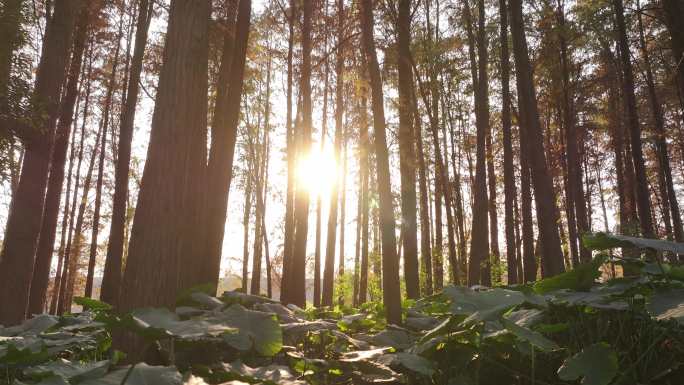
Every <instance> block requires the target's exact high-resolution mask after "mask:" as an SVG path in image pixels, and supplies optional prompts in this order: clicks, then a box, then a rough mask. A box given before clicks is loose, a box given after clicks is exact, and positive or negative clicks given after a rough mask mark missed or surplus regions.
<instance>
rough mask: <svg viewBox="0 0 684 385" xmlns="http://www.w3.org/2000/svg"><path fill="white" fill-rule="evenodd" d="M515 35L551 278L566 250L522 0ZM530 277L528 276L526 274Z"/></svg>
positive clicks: (514, 18)
mask: <svg viewBox="0 0 684 385" xmlns="http://www.w3.org/2000/svg"><path fill="white" fill-rule="evenodd" d="M510 9H511V36H513V52H514V56H515V69H516V85H517V88H518V99H519V103H520V107H521V108H520V123H521V125H520V126H521V129H522V131H524V135H523V138H524V139H525V141H526V142H528V144H529V146H527V148H526V150H525V151H526V152H527V154H529V155H530V166H531V167H530V168H531V176H532V183H534V198H535V206H536V213H537V223H538V227H539V238H540V241H541V250H540V251H541V254H542V255H543V259H542V276H544V277H550V276H553V275H556V274H559V273H562V272H563V271H565V267H564V262H563V251H562V250H561V245H560V238H559V235H558V225H557V223H558V220H557V212H558V210H557V208H556V205H555V202H554V193H553V183H552V181H551V177H550V176H549V172H548V169H547V166H546V156H545V155H544V144H543V137H542V130H541V125H540V123H539V111H538V110H537V98H536V92H535V89H534V81H533V76H532V66H531V64H530V58H529V56H528V52H527V41H526V40H525V31H524V24H523V16H522V2H521V0H511V2H510ZM525 279H526V280H527V277H525Z"/></svg>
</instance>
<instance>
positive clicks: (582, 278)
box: [533, 255, 606, 294]
mask: <svg viewBox="0 0 684 385" xmlns="http://www.w3.org/2000/svg"><path fill="white" fill-rule="evenodd" d="M605 259H606V256H605V255H599V256H597V257H596V258H594V260H593V261H591V262H589V263H585V264H582V265H579V266H577V267H576V268H574V269H572V270H570V271H566V272H565V273H561V274H558V275H556V276H553V277H549V278H546V279H542V280H541V281H538V282H536V283H535V284H534V286H533V288H534V291H535V293H537V294H546V293H549V292H551V291H554V290H561V289H570V290H578V291H588V290H589V289H591V287H592V286H593V285H594V281H596V278H598V277H599V276H600V275H601V273H600V271H599V267H601V265H602V264H603V262H604V261H605Z"/></svg>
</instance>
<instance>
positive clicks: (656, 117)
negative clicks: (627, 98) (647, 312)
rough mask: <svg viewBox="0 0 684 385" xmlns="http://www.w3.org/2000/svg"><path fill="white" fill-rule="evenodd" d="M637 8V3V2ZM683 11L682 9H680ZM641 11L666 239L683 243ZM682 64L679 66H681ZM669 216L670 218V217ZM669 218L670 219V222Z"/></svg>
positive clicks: (640, 37)
mask: <svg viewBox="0 0 684 385" xmlns="http://www.w3.org/2000/svg"><path fill="white" fill-rule="evenodd" d="M637 6H638V2H637ZM682 11H684V9H682ZM641 13H642V12H641V10H639V11H638V12H637V17H638V19H637V20H638V25H639V42H640V46H641V55H642V58H643V61H644V67H645V71H646V85H647V87H648V97H649V101H650V102H651V112H652V113H653V127H654V129H655V142H656V143H655V144H656V153H657V155H658V182H659V187H660V195H661V197H662V201H663V221H664V222H665V228H666V229H668V228H669V230H668V234H667V235H668V237H670V238H671V237H672V235H673V234H674V238H675V240H676V241H677V242H683V241H684V231H683V230H682V217H681V214H680V211H679V203H678V202H677V194H676V192H675V189H674V183H673V182H672V169H671V167H670V155H669V153H668V150H667V133H666V131H665V123H664V119H663V111H662V107H661V105H660V101H659V100H658V95H657V93H656V88H655V81H654V80H653V71H652V70H651V59H650V57H649V54H648V49H647V47H646V41H645V39H644V26H643V21H642V17H641ZM681 65H682V64H680V66H681ZM670 215H671V217H670ZM670 218H671V219H672V220H671V222H670Z"/></svg>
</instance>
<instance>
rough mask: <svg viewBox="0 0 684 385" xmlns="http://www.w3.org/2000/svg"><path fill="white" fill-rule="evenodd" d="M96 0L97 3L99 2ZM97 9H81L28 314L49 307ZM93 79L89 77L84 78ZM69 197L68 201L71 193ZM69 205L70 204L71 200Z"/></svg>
mask: <svg viewBox="0 0 684 385" xmlns="http://www.w3.org/2000/svg"><path fill="white" fill-rule="evenodd" d="M99 3H100V2H96V3H95V4H99ZM95 12H97V8H96V7H93V6H88V7H83V8H82V9H81V11H80V15H79V20H78V25H77V27H76V33H75V37H74V47H73V53H72V55H71V63H70V64H69V72H68V76H67V82H66V92H65V94H64V97H63V98H62V101H61V105H60V112H59V123H58V125H57V131H56V133H55V143H54V148H53V151H52V161H51V165H50V177H49V179H48V187H47V193H46V195H45V209H44V211H43V223H42V225H41V231H40V237H39V239H38V250H37V251H36V258H35V266H34V268H33V279H32V281H31V295H30V298H29V307H28V313H27V316H29V317H30V316H31V315H32V314H40V313H42V312H43V311H44V309H45V299H46V298H45V294H46V291H47V287H48V280H49V278H50V267H51V265H52V254H53V249H54V244H55V236H56V233H57V216H58V214H59V200H60V198H61V195H62V185H63V183H64V164H65V162H66V154H67V148H68V147H69V136H70V133H71V126H72V122H73V118H74V107H75V105H76V99H77V97H78V91H79V89H78V82H79V77H80V76H81V64H82V62H83V53H84V51H85V47H86V38H87V36H88V25H89V19H90V18H91V17H92V15H94V14H95ZM88 75H90V74H88ZM84 80H85V81H86V82H89V81H90V80H89V79H84ZM65 201H68V196H67V199H66V200H65ZM67 206H68V204H67Z"/></svg>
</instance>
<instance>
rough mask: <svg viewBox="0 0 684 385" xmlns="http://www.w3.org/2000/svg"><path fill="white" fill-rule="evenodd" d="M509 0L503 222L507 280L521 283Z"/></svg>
mask: <svg viewBox="0 0 684 385" xmlns="http://www.w3.org/2000/svg"><path fill="white" fill-rule="evenodd" d="M506 8H507V7H506V0H499V18H500V22H499V28H500V30H499V41H500V44H501V132H502V134H503V174H504V222H505V234H506V262H507V265H508V284H514V283H518V279H519V277H518V271H517V258H516V240H515V228H514V226H515V223H514V216H513V208H514V206H515V201H516V199H517V198H516V196H517V193H516V188H515V170H514V165H513V140H512V135H511V91H510V73H511V65H510V54H509V52H508V11H507V9H506ZM520 278H522V277H520Z"/></svg>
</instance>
